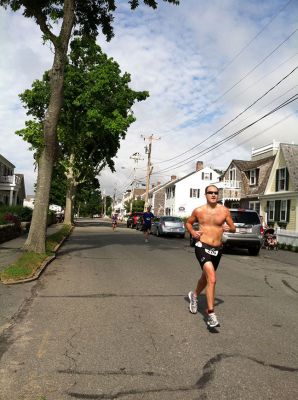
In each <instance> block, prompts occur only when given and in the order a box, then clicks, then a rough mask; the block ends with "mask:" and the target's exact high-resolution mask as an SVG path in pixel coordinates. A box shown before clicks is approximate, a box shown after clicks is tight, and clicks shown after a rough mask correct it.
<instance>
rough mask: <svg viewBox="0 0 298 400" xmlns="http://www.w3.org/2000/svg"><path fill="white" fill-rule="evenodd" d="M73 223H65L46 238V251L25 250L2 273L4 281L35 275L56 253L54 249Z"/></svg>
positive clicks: (69, 230) (66, 234)
mask: <svg viewBox="0 0 298 400" xmlns="http://www.w3.org/2000/svg"><path fill="white" fill-rule="evenodd" d="M71 229H72V226H71V225H63V227H62V228H61V229H60V230H59V231H58V232H55V233H53V234H52V235H49V236H47V238H46V253H42V254H40V253H34V252H24V253H23V254H22V255H21V256H20V257H19V258H18V260H17V261H16V262H15V263H13V264H11V265H9V266H8V267H7V268H5V269H4V270H3V272H2V273H1V280H2V281H18V280H23V279H27V278H31V277H32V276H34V274H35V272H36V271H37V270H38V269H39V268H40V266H41V265H42V263H43V262H44V261H45V260H46V258H48V257H49V256H52V255H54V249H55V248H56V247H57V245H58V244H59V243H61V242H62V240H63V239H65V238H66V237H68V236H69V234H70V232H71Z"/></svg>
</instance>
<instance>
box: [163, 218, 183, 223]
mask: <svg viewBox="0 0 298 400" xmlns="http://www.w3.org/2000/svg"><path fill="white" fill-rule="evenodd" d="M163 220H164V221H167V222H181V219H180V218H178V217H163Z"/></svg>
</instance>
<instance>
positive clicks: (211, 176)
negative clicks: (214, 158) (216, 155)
mask: <svg viewBox="0 0 298 400" xmlns="http://www.w3.org/2000/svg"><path fill="white" fill-rule="evenodd" d="M210 181H212V172H210Z"/></svg>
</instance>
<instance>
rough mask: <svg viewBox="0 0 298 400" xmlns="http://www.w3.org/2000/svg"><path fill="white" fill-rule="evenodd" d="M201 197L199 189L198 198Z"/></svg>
mask: <svg viewBox="0 0 298 400" xmlns="http://www.w3.org/2000/svg"><path fill="white" fill-rule="evenodd" d="M199 197H200V189H198V198H199Z"/></svg>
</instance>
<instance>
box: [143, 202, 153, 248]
mask: <svg viewBox="0 0 298 400" xmlns="http://www.w3.org/2000/svg"><path fill="white" fill-rule="evenodd" d="M153 218H154V215H153V214H152V212H151V207H147V212H144V214H143V226H142V229H143V232H144V236H145V243H148V238H149V235H150V232H151V224H152V220H153Z"/></svg>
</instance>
